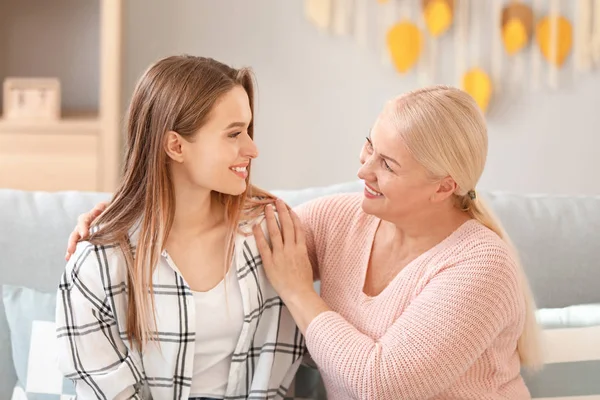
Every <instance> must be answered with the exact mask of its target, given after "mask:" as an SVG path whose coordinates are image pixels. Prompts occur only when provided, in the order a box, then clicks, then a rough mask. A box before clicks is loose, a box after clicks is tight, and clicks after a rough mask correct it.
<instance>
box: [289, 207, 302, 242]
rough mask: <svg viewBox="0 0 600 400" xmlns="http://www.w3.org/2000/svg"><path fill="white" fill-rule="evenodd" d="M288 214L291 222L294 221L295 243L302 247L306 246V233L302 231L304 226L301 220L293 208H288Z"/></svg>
mask: <svg viewBox="0 0 600 400" xmlns="http://www.w3.org/2000/svg"><path fill="white" fill-rule="evenodd" d="M290 215H291V217H292V222H293V223H294V233H295V235H296V244H298V246H301V247H303V248H305V247H306V235H305V233H304V228H303V226H302V222H301V221H300V218H299V217H298V214H296V213H295V212H294V211H293V210H290Z"/></svg>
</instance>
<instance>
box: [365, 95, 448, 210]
mask: <svg viewBox="0 0 600 400" xmlns="http://www.w3.org/2000/svg"><path fill="white" fill-rule="evenodd" d="M396 108H397V104H396V103H395V102H391V103H390V104H388V105H387V106H386V108H385V109H384V110H383V112H382V113H381V115H380V116H379V117H378V118H377V121H376V122H375V125H374V126H373V128H372V130H371V133H370V135H369V137H367V138H366V140H365V143H364V145H363V147H362V150H361V153H360V162H361V164H362V166H361V168H360V169H359V171H358V177H359V178H360V179H362V180H364V182H365V189H364V197H363V203H362V208H363V211H364V212H366V213H367V214H371V215H375V216H377V217H378V218H381V219H384V220H387V221H395V220H402V219H406V218H407V217H408V216H411V215H412V216H415V215H418V214H422V213H427V212H429V211H431V210H432V207H434V206H436V205H439V204H440V203H441V202H443V201H445V200H447V199H448V198H450V197H451V196H452V194H453V193H454V191H455V190H456V183H455V182H454V180H453V179H452V178H451V177H450V176H444V177H441V178H438V177H434V176H433V174H432V173H431V172H430V171H428V170H427V169H426V168H425V167H424V166H423V165H422V164H421V163H419V162H418V161H417V159H416V158H415V157H414V156H413V154H412V153H411V152H410V151H409V149H408V146H407V144H406V142H405V141H404V140H403V139H402V136H401V135H400V133H399V131H398V124H397V123H395V114H394V112H395V110H396Z"/></svg>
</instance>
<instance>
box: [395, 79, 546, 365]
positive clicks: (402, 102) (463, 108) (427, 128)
mask: <svg viewBox="0 0 600 400" xmlns="http://www.w3.org/2000/svg"><path fill="white" fill-rule="evenodd" d="M393 101H394V102H395V107H393V115H392V116H391V118H392V121H393V123H394V126H395V127H396V130H397V131H398V132H399V134H400V136H401V138H402V139H403V142H404V143H405V144H406V146H407V148H408V150H409V151H410V152H411V154H412V155H413V156H414V157H415V159H416V160H417V161H418V162H419V163H420V164H421V165H423V166H424V167H425V168H426V169H427V170H428V171H429V172H430V173H431V174H432V176H433V177H434V178H443V177H444V176H451V177H452V178H453V179H454V180H455V181H456V183H457V184H458V187H459V188H458V190H457V192H456V193H455V194H454V200H455V203H456V206H457V207H459V208H460V209H462V210H464V211H465V212H467V213H468V214H469V215H470V216H471V217H472V218H474V219H476V220H477V221H479V222H480V223H481V224H483V225H484V226H486V227H488V228H489V229H491V230H492V231H494V232H495V233H496V234H498V236H500V237H501V238H502V239H503V240H504V241H505V242H506V243H507V244H508V246H509V247H510V248H511V249H512V251H513V253H514V255H515V259H516V260H517V262H518V256H517V254H516V249H515V247H514V245H513V244H512V242H511V240H510V238H509V236H508V235H507V234H506V232H505V231H504V229H503V228H502V225H501V224H500V221H499V220H498V219H497V218H496V217H495V216H494V215H493V213H492V212H491V210H490V209H489V207H487V206H486V205H485V203H484V201H483V200H482V199H480V198H479V197H476V198H475V199H473V198H471V196H470V191H471V190H474V189H475V186H476V184H477V182H478V181H479V178H480V177H481V175H482V173H483V170H484V167H485V162H486V158H487V149H488V138H487V127H486V122H485V118H484V117H483V115H482V113H481V111H480V109H479V107H478V106H477V104H476V103H475V101H474V100H473V98H472V97H471V96H469V95H468V94H467V93H466V92H464V91H462V90H460V89H457V88H453V87H448V86H443V85H437V86H432V87H427V88H423V89H420V90H416V91H414V92H411V93H408V94H405V95H403V96H400V97H399V98H397V99H395V100H393ZM518 270H519V280H520V284H521V288H522V291H523V297H524V302H525V306H526V309H527V310H526V318H525V326H524V330H523V332H522V334H521V336H520V338H519V341H518V344H517V351H518V352H519V356H520V358H521V362H522V364H523V365H524V366H528V367H531V368H533V369H536V368H538V367H540V366H541V364H542V351H541V345H540V342H539V341H540V328H539V326H538V324H537V321H536V317H535V309H536V306H535V301H534V298H533V294H532V292H531V289H530V287H529V283H528V281H527V277H526V276H525V272H524V270H523V267H522V265H520V264H519V265H518Z"/></svg>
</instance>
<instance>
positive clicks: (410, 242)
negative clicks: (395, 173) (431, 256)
mask: <svg viewBox="0 0 600 400" xmlns="http://www.w3.org/2000/svg"><path fill="white" fill-rule="evenodd" d="M470 219H471V217H470V216H469V214H467V213H465V212H464V211H461V210H459V209H457V208H456V207H454V206H453V205H449V206H440V207H439V208H435V209H432V210H427V211H424V212H422V213H414V214H412V215H411V216H410V217H408V218H402V219H397V220H394V221H382V222H381V228H382V230H383V232H382V233H383V234H384V235H383V236H384V237H385V238H386V242H388V244H389V245H390V246H391V250H392V251H394V250H399V251H400V250H401V249H402V251H403V252H409V253H413V252H415V253H422V252H424V251H426V250H428V249H430V248H431V247H433V246H435V245H436V244H438V243H439V242H441V241H442V240H444V239H445V238H446V237H448V236H449V235H450V234H452V232H454V231H455V230H456V229H458V228H459V227H460V226H461V225H462V224H463V223H465V222H466V221H468V220H470Z"/></svg>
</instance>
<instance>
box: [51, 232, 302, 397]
mask: <svg viewBox="0 0 600 400" xmlns="http://www.w3.org/2000/svg"><path fill="white" fill-rule="evenodd" d="M245 226H246V227H245V228H243V229H246V232H247V233H249V232H250V231H249V229H250V228H249V224H248V225H245ZM261 226H262V228H263V231H264V232H265V233H266V232H267V230H266V223H265V222H264V221H263V222H262V224H261ZM135 236H136V235H135V232H134V233H133V234H132V236H131V242H132V245H134V246H135ZM233 263H234V265H235V268H236V269H237V276H238V280H239V284H240V289H241V293H242V301H243V309H244V315H245V317H244V322H243V327H242V331H241V335H240V338H239V341H238V344H237V346H236V348H235V351H234V353H233V356H232V363H231V369H230V374H229V381H228V386H227V391H226V395H225V399H232V400H233V399H282V398H284V396H285V394H286V391H287V389H288V387H289V386H290V384H291V382H292V379H293V377H294V375H295V373H296V371H297V369H298V367H299V365H300V363H301V360H302V356H303V354H304V351H305V342H304V337H303V336H302V335H301V333H300V331H299V330H298V328H297V327H296V324H295V323H294V320H293V319H292V317H291V315H290V313H289V311H288V310H287V308H286V307H285V306H284V304H283V302H282V301H281V299H280V298H279V297H278V296H277V294H276V293H275V291H274V290H273V288H272V287H271V285H270V284H269V282H268V280H267V278H266V276H265V272H264V270H263V268H262V261H261V259H260V255H259V253H258V250H257V247H256V242H255V240H254V237H253V236H245V235H242V234H238V235H237V236H236V240H235V251H234V258H233ZM152 279H153V287H154V298H155V305H156V324H157V325H156V327H157V329H156V332H153V334H154V335H155V337H156V338H157V341H158V342H159V343H153V342H150V343H149V344H148V345H147V347H146V348H145V349H144V351H143V353H140V352H138V351H137V350H135V349H132V348H131V347H130V346H129V342H128V341H127V339H126V336H125V330H126V326H127V322H126V319H127V294H126V290H127V270H126V267H125V257H124V255H123V253H122V252H121V251H120V249H119V248H118V247H110V246H94V245H92V244H90V243H89V242H82V243H79V244H78V246H77V251H76V253H75V254H74V255H73V257H71V260H70V261H69V262H68V264H67V267H66V271H65V273H64V274H63V276H62V279H61V283H60V286H59V289H58V298H57V310H56V326H57V337H58V346H59V347H58V352H59V357H58V358H59V360H58V361H59V367H60V369H61V371H62V372H63V374H64V375H65V376H66V377H67V378H69V379H73V380H74V382H75V384H76V391H77V397H78V398H80V399H144V400H146V399H155V400H162V399H175V400H177V399H187V398H188V397H189V394H190V386H191V382H192V372H193V363H194V347H195V345H196V343H195V332H194V331H195V312H196V311H195V309H194V301H193V294H192V292H191V290H190V288H189V286H188V285H187V283H186V282H185V280H184V279H183V277H182V276H181V275H180V274H179V273H178V272H177V270H176V267H175V266H174V264H173V263H172V261H171V260H170V258H169V256H168V254H167V253H166V252H163V254H162V257H161V259H160V261H159V263H158V266H157V268H156V270H155V272H154V274H153V277H152ZM208 329H210V328H208Z"/></svg>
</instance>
